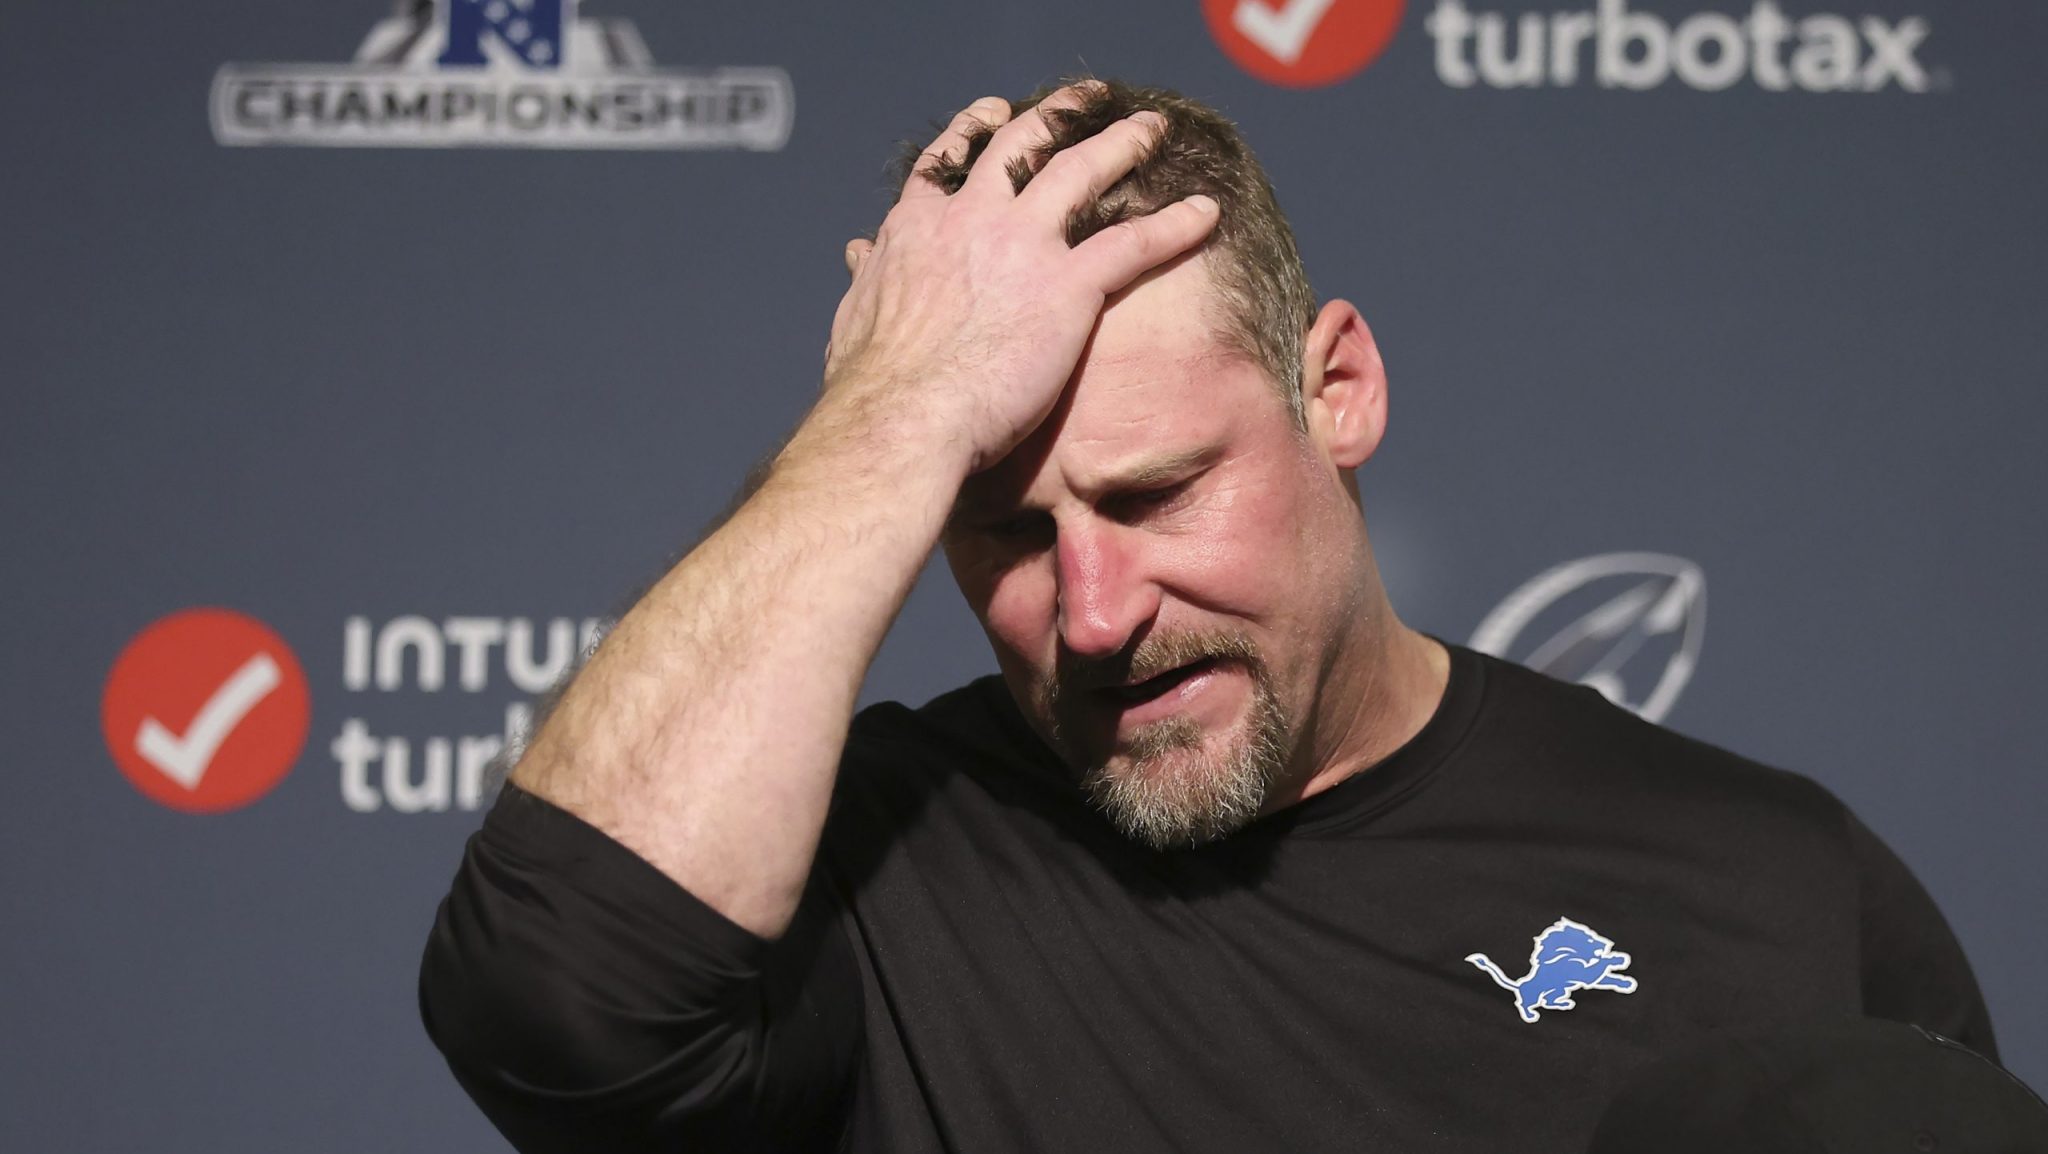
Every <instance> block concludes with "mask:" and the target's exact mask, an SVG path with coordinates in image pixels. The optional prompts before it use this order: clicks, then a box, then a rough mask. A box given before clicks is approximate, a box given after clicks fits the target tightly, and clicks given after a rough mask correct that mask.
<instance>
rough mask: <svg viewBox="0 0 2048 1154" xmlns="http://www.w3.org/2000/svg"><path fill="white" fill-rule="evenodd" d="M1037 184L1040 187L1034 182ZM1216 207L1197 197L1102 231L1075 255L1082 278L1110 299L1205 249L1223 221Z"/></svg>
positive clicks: (1213, 202) (1075, 251) (1088, 240)
mask: <svg viewBox="0 0 2048 1154" xmlns="http://www.w3.org/2000/svg"><path fill="white" fill-rule="evenodd" d="M1034 183H1036V182H1034ZM1220 215H1221V214H1220V212H1219V210H1218V208H1217V206H1216V202H1215V201H1214V200H1213V199H1211V198H1209V197H1206V196H1201V195H1196V196H1191V197H1188V198H1187V199H1186V200H1183V201H1178V202H1176V203H1174V204H1170V205H1167V206H1166V207H1165V208H1162V209H1160V210H1159V211H1158V212H1155V213H1152V214H1151V215H1149V216H1140V217H1134V218H1133V219H1131V220H1127V221H1124V222H1123V223H1122V224H1119V225H1116V226H1115V227H1113V228H1106V229H1103V230H1102V231H1101V232H1098V233H1096V234H1095V235H1094V236H1091V237H1089V238H1088V239H1087V240H1085V241H1082V242H1081V243H1080V244H1079V245H1078V246H1076V247H1075V249H1074V259H1075V260H1076V262H1077V263H1079V264H1080V265H1081V267H1082V270H1083V272H1082V275H1083V276H1085V277H1086V278H1087V279H1088V280H1089V282H1090V283H1092V284H1094V285H1095V287H1096V288H1097V289H1099V290H1101V292H1102V295H1104V296H1108V295H1109V294H1111V293H1113V292H1116V291H1117V290H1118V289H1121V288H1123V287H1124V286H1125V285H1127V284H1130V283H1131V282H1132V281H1134V280H1136V279H1138V276H1139V274H1141V273H1143V272H1144V271H1145V270H1147V269H1151V268H1156V267H1158V266H1159V265H1162V264H1165V263H1166V262H1167V261H1170V260H1172V259H1173V258H1174V257H1177V256H1179V255H1180V254H1182V253H1184V252H1186V251H1188V250H1189V249H1191V248H1194V247H1195V246H1196V245H1198V244H1200V243H1202V241H1203V239H1204V238H1206V237H1207V236H1208V235H1209V233H1210V231H1211V230H1213V229H1214V228H1215V227H1216V221H1217V219H1218V217H1219V216H1220Z"/></svg>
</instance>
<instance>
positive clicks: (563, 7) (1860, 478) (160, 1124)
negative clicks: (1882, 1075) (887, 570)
mask: <svg viewBox="0 0 2048 1154" xmlns="http://www.w3.org/2000/svg"><path fill="white" fill-rule="evenodd" d="M2044 52H2048V9H2044V7H2043V6H2041V5H2039V4H2037V3H2033V2H2032V0H1970V2H1968V3H1961V2H1955V0H1753V2H1752V0H1544V2H1543V3H1540V4H1539V3H1535V2H1533V0H1405V2H1404V0H1200V2H1196V0H1125V2H1115V0H1112V2H1107V3H1105V2H1102V0H1039V2H1037V3H1024V4H1010V5H993V6H980V5H968V6H961V5H957V4H949V3H941V2H939V0H899V2H894V3H887V4H870V5H847V4H826V3H810V4H799V3H779V2H774V0H764V2H759V3H751V4H708V3H697V2H694V0H691V2H683V3H677V2H669V3H654V2H653V0H604V2H602V3H600V2H599V0H585V2H583V3H580V4H579V3H576V2H574V0H431V2H429V0H421V2H418V3H400V4H399V5H397V7H396V8H393V7H392V6H391V5H390V4H389V3H388V0H323V2H321V3H317V4H315V3H295V4H293V3H287V4H278V3H264V4H258V3H248V2H234V0H192V2H190V3H185V4H177V5H164V4H140V3H132V2H116V3H105V4H89V5H85V4H73V5H42V6H33V7H31V6H23V7H21V8H20V9H19V10H17V11H11V12H9V14H8V16H7V19H6V23H5V35H4V37H0V59H4V62H5V66H4V69H0V84H4V86H5V88H6V92H7V100H6V107H7V108H8V110H9V115H8V116H7V117H5V118H0V143H4V150H0V156H4V158H5V159H4V160H0V196H4V198H5V201H4V204H5V212H4V214H0V232H4V237H5V241H4V244H0V254H4V255H0V291H4V294H5V295H4V298H0V305H4V307H0V348H4V360H0V363H4V365H5V369H4V375H5V380H6V387H5V390H4V397H5V410H4V411H5V420H4V422H0V446H4V451H0V574H4V578H5V583H4V589H5V592H6V601H7V616H8V622H9V623H8V627H7V629H6V638H7V642H6V644H5V645H4V646H0V718H4V728H0V732H4V733H5V734H6V736H7V738H8V740H9V742H10V743H11V744H12V747H13V748H14V750H15V754H14V761H13V767H12V771H11V773H10V774H9V776H8V786H7V789H6V791H5V797H4V804H0V862H4V865H5V874H6V881H7V884H6V885H5V886H4V888H0V909H4V915H5V916H4V925H5V926H6V931H5V935H4V943H5V944H4V946H0V1000H4V1003H5V1006H6V1012H5V1014H4V1016H0V1022H4V1034H5V1037H6V1044H5V1045H4V1046H0V1147H4V1148H5V1149H8V1150H19V1151H33V1152H37V1154H42V1152H69V1151H80V1152H95V1154H97V1152H103V1151H142V1150H147V1151H151V1152H152V1154H171V1152H179V1151H189V1152H194V1154H201V1152H203V1154H220V1152H223V1151H250V1152H255V1151H263V1152H278V1151H289V1152H291V1154H319V1152H328V1151H333V1152H349V1154H357V1152H361V1151H394V1152H395V1151H415V1150H417V1151H434V1152H437V1154H447V1152H461V1151H474V1152H477V1154H487V1152H494V1151H502V1150H504V1149H505V1147H504V1144H503V1143H502V1141H501V1140H500V1139H499V1138H498V1137H497V1136H496V1134H495V1133H494V1132H493V1131H492V1130H491V1129H490V1128H489V1126H488V1125H487V1124H486V1123H485V1122H484V1120H483V1119H482V1117H481V1116H480V1115H479V1114H477V1113H476V1112H475V1110H474V1109H473V1108H472V1107H471V1106H470V1105H469V1103H468V1101H467V1100H466V1099H465V1098H463V1097H462V1095H461V1093H460V1091H459V1090H458V1089H457V1087H456V1085H455V1083H454V1081H453V1080H452V1079H451V1077H450V1076H449V1074H448V1073H447V1070H446V1068H445V1067H444V1066H443V1064H442V1063H441V1060H440V1058H439V1056H438V1055H437V1054H436V1053H435V1052H434V1050H433V1049H432V1047H431V1046H430V1045H429V1044H428V1042H427V1040H426V1038H425V1036H424V1034H423V1033H422V1031H421V1029H420V1027H419V1024H418V1019H417V1013H416V1009H415V1002H414V992H413V991H414V977H415V972H416V965H417V959H418V956H419V950H420V946H421V944H422V941H423V936H424V934H425V933H426V930H427V927H428V925H429V922H430V920H431V917H432V914H433V910H434V906H435V904H436V902H437V901H438V900H439V898H440V896H441V894H442V893H443V891H444V889H445V886H446V884H447V881H448V878H449V876H450V874H451V871H452V869H453V867H454V864H455V861H456V858H457V855H458V853H459V852H460V847H461V844H462V841H463V839H464V838H465V837H466V836H467V835H468V834H469V832H470V831H471V830H473V829H474V828H475V826H476V825H477V823H478V821H479V820H480V810H481V808H482V807H484V806H487V805H488V804H489V802H490V799H491V796H492V789H493V779H492V775H491V773H490V772H489V769H488V767H489V766H490V765H491V763H492V762H493V759H495V758H498V757H500V756H502V755H503V754H504V752H505V751H506V750H507V748H508V746H516V744H517V743H518V742H519V741H520V740H521V737H522V735H523V734H524V732H525V729H526V726H527V724H528V719H529V710H530V701H531V698H532V697H533V695H535V694H536V693H538V692H541V691H543V690H544V689H546V688H547V687H548V686H549V685H550V684H551V683H552V682H553V681H554V680H555V679H556V678H557V677H558V676H559V675H560V674H561V673H562V672H563V670H564V669H565V668H567V667H568V665H569V663H570V662H571V661H572V660H573V658H574V655H575V654H576V653H577V651H578V650H579V649H580V648H582V647H583V646H585V645H587V644H589V643H590V641H591V640H592V639H593V638H594V637H596V636H598V635H599V634H600V633H601V631H602V630H603V628H604V627H605V623H606V621H607V619H608V618H609V617H611V616H613V615H615V614H617V613H618V612H620V610H621V607H622V605H624V604H627V603H629V602H630V598H631V596H632V595H633V592H634V590H635V589H637V588H639V587H641V586H643V585H644V584H645V583H646V582H648V581H649V580H651V579H652V578H653V577H654V576H656V575H657V574H659V573H660V572H661V570H662V569H663V568H664V567H665V566H666V565H667V564H668V563H669V562H670V561H671V560H672V559H673V558H674V557H675V556H677V555H678V554H679V553H680V551H682V550H683V549H685V548H687V547H688V545H689V544H690V542H691V541H692V540H693V539H694V538H695V537H696V536H697V535H698V534H699V533H700V532H701V531H702V530H703V528H704V527H705V525H706V523H707V522H709V521H711V520H712V519H713V518H714V517H715V516H716V515H717V514H718V512H719V511H720V510H721V508H722V507H723V506H724V505H725V503H726V502H727V501H728V499H729V498H730V496H731V494H732V492H733V490H734V488H735V487H736V485H737V484H738V482H739V480H740V478H741V477H742V475H743V474H744V473H745V471H746V470H747V468H748V467H749V466H750V464H752V463H753V462H754V461H755V460H756V459H757V458H758V457H760V456H761V455H762V454H764V453H767V452H769V451H771V450H772V449H773V448H774V447H775V446H776V444H777V443H778V441H779V438H780V437H781V436H782V435H783V434H784V433H785V432H786V431H787V430H788V429H789V428H790V427H791V426H792V425H793V423H794V422H795V421H796V420H797V419H798V418H799V417H800V416H801V414H802V412H803V411H804V409H805V408H806V406H807V405H808V403H809V400H810V398H811V397H812V396H813V395H814V394H815V391H816V388H817V383H818V375H819V366H820V361H821V353H822V349H823V346H824V340H825V333H826V328H827V325H828V323H829V320H830V318H831V315H832V311H833V308H834V306H835V304H836V302H837V300H838V297H839V294H840V292H841V291H842V288H843V285H844V278H845V274H844V272H843V270H842V268H841V265H840V251H841V247H842V245H843V243H844V242H845V240H846V239H847V238H849V237H851V236H854V235H856V234H859V233H862V232H863V231H865V230H868V229H870V228H872V227H873V225H874V224H875V223H876V222H877V221H878V220H879V219H880V217H881V215H882V213H883V212H884V210H885V209H886V207H887V204H888V198H887V195H886V193H885V183H886V178H885V175H884V170H885V165H886V162H887V160H888V159H889V157H890V156H891V155H892V153H893V151H894V149H895V147H896V145H897V143H898V142H899V141H902V140H905V139H917V140H923V139H925V138H927V137H928V135H929V133H930V131H931V125H932V124H933V122H934V121H936V120H939V119H943V118H944V117H946V116H947V115H949V114H950V113H951V112H952V111H954V110H955V109H957V108H959V107H961V106H962V105H964V104H966V103H967V102H968V101H970V100H971V99H973V98H974V97H977V96H981V95H984V94H989V93H1001V94H1021V93H1023V92H1025V91H1027V90H1029V89H1031V88H1033V87H1034V86H1036V85H1037V84H1039V83H1041V82H1043V81H1046V80H1049V79H1053V78H1056V77H1059V76H1062V75H1070V74H1075V73H1079V72H1082V71H1084V70H1087V71H1092V72H1094V73H1097V74H1100V75H1110V76H1118V77H1123V78H1127V79H1131V80H1135V81H1141V82H1145V83H1153V84H1162V85H1167V86H1170V87H1175V88H1178V89H1181V90H1183V91H1185V92H1187V93H1189V94H1191V95H1194V96H1198V97H1200V98H1203V99H1205V100H1208V101H1210V102H1212V103H1214V104H1216V105H1217V106H1219V107H1221V108H1222V109H1224V110H1225V111H1226V112H1227V113H1229V114H1230V115H1231V116H1233V117H1234V118H1236V119H1237V120H1238V121H1239V122H1240V123H1241V124H1242V125H1243V126H1244V128H1245V131H1246V133H1247V134H1248V136H1249V137H1250V139H1251V141H1252V142H1253V144H1254V145H1255V147H1256V148H1257V149H1258V151H1259V153H1260V155H1261V157H1262V158H1263V159H1264V161H1265V163H1266V165H1267V166H1268V167H1269V169H1270V171H1271V173H1272V176H1273V179H1274V182H1275V184H1276V185H1277V187H1278V189H1279V193H1280V199H1281V202H1282V205H1283V207H1285V208H1286V209H1287V210H1288V212H1289V213H1290V214H1291V216H1292V218H1293V220H1294V224H1295V227H1296V230H1297V233H1298V235H1299V238H1300V242H1301V248H1302V251H1303V253H1304V254H1305V256H1306V259H1307V262H1308V266H1309V271H1310V273H1311V275H1312V276H1313V278H1314V280H1315V282H1316V284H1317V288H1318V291H1319V292H1321V293H1322V294H1324V295H1325V296H1340V295H1341V296H1344V297H1347V298H1349V299H1351V300H1354V301H1356V302H1357V303H1358V304H1359V305H1360V307H1361V308H1362V310H1363V311H1364V313H1365V315H1366V317H1367V318H1368V319H1369V320H1370V322H1371V323H1372V325H1373V326H1374V329H1375V331H1376V333H1377V335H1378V338H1379V341H1380V344H1381V347H1382V349H1383V350H1384V352H1385V354H1386V356H1387V359H1388V363H1389V366H1390V374H1391V382H1392V397H1393V424H1392V429H1391V432H1390V434H1389V438H1388V441H1387V443H1386V446H1385V448H1384V449H1383V450H1382V452H1381V453H1380V455H1379V456H1378V457H1377V458H1376V459H1375V460H1374V461H1373V462H1371V463H1370V464H1369V465H1368V466H1367V468H1366V469H1365V470H1364V472H1363V475H1362V487H1363V493H1364V499H1365V505H1366V509H1367V514H1368V520H1369V522H1370V524H1371V526H1372V529H1373V536H1374V540H1375V542H1376V545H1377V548H1378V550H1379V552H1380V555H1381V558H1382V563H1383V565H1384V568H1385V570H1386V573H1387V576H1388V580H1389V583H1390V585H1391V588H1392V592H1393V595H1394V598H1395V602H1396V604H1397V606H1398V607H1400V609H1401V611H1402V612H1403V614H1404V615H1405V616H1406V617H1407V618H1408V619H1409V620H1410V621H1411V622H1413V623H1414V624H1416V625H1418V626H1419V627H1422V628H1424V629H1427V630H1429V631H1430V632H1432V633H1434V634H1436V635H1438V636H1440V637H1443V638H1446V639H1449V640H1455V641H1460V642H1466V643H1470V644H1473V645H1476V646H1478V647H1480V648H1483V649H1486V650H1488V651H1491V652H1495V653H1499V654H1503V655H1505V656H1508V657H1510V658H1512V659H1515V660H1520V661H1524V662H1526V663H1529V664H1532V665H1535V666H1537V667H1540V668H1544V669H1546V670H1549V671H1551V672H1553V673H1555V674H1557V675H1558V676H1561V677H1565V678H1568V679H1574V680H1579V681H1584V682H1587V683H1589V684H1593V685H1596V686H1598V687H1599V688H1600V689H1601V690H1602V691H1603V692H1605V693H1607V694H1608V695H1609V696H1610V697H1612V698H1614V699H1615V700H1617V701H1620V702H1623V703H1625V704H1627V705H1628V706H1630V707H1631V708H1634V709H1636V710H1638V711H1639V712H1641V713H1643V714H1645V715H1647V716H1649V717H1652V718H1655V719H1659V720H1661V721H1663V722H1664V723H1665V724H1668V725H1671V726H1673V727H1676V728H1677V729H1679V730H1682V731H1684V732H1686V733H1689V734H1692V735H1695V736H1698V737H1701V738H1704V739H1706V740H1709V741H1712V742H1715V743H1717V744H1720V745H1724V746H1728V747H1731V748H1733V749H1735V750H1737V751H1740V752H1742V753H1745V754H1748V755H1750V756H1753V757H1756V758H1759V759H1761V760H1764V761H1768V762H1771V763H1773V764H1777V765H1781V766H1784V767H1786V768H1791V769H1796V770H1799V771H1801V772H1804V773H1806V774H1809V775H1811V776H1813V777H1815V778H1817V779H1818V780H1820V781H1821V782H1823V783H1824V784H1826V785H1827V786H1828V787H1829V788H1831V789H1833V790H1834V791H1835V792H1837V793H1838V794H1840V795H1841V796H1842V797H1843V798H1845V799H1846V800H1847V801H1848V802H1849V803H1850V804H1851V805H1852V806H1853V807H1855V808H1856V809H1857V811H1858V812H1859V813H1860V814H1862V816H1863V817H1864V818H1865V820H1866V821H1867V822H1868V823H1869V824H1870V825H1871V826H1872V827H1873V828H1875V829H1876V830H1877V831H1878V832H1879V833H1880V834H1881V835H1883V836H1884V837H1885V838H1886V839H1887V840H1888V841H1889V842H1890V843H1891V844H1892V845H1893V846H1894V847H1896V849H1897V850H1898V852H1899V853H1900V855H1901V856H1902V857H1903V858H1904V859H1905V860H1906V861H1907V862H1908V863H1909V864H1910V865H1911V866H1912V867H1913V868H1914V869H1915V870H1916V871H1917V872H1918V873H1919V875H1920V877H1921V878H1922V879H1923V880H1924V881H1925V883H1926V885H1927V887H1928V888H1929V889H1930V890H1931V891H1932V892H1933V893H1934V895H1935V897H1936V898H1937V899H1938V900H1939V901H1940V903H1941V905H1942V906H1943V908H1944V909H1945V910H1946V911H1947V913H1948V915H1949V917H1950V919H1951V921H1952V922H1953V923H1954V926H1955V928H1956V931H1957V934H1958V936H1959V937H1960V938H1961V939H1962V942H1963V944H1964V945H1965V947H1966V948H1967V949H1968V951H1969V953H1970V956H1971V958H1972V959H1973V961H1974V963H1975V965H1976V968H1977V972H1978V975H1979V977H1980V979H1981V981H1982V984H1983V986H1984V989H1985V993H1986V996H1987V998H1988V999H1989V1001H1990V1005H1991V1009H1992V1012H1993V1016H1994V1018H1995V1020H1996V1022H1997V1024H1998V1027H1999V1030H2000V1033H2001V1037H2002V1041H2003V1045H2004V1048H2005V1051H2006V1058H2007V1061H2008V1063H2009V1064H2010V1065H2011V1066H2012V1068H2013V1069H2014V1070H2015V1071H2017V1072H2018V1073H2019V1074H2020V1075H2021V1076H2022V1077H2024V1078H2026V1079H2027V1080H2029V1081H2031V1082H2032V1083H2034V1084H2035V1085H2037V1086H2040V1085H2043V1084H2048V985H2044V984H2043V983H2042V982H2041V980H2040V977H2039V974H2040V968H2041V965H2042V963H2043V959H2048V917H2044V916H2043V911H2044V910H2048V848H2044V838H2043V830H2042V827H2043V820H2044V818H2048V774H2044V769H2048V765H2044V748H2048V742H2044V738H2043V736H2042V725H2041V715H2042V710H2043V702H2044V700H2048V664H2044V661H2043V657H2042V648H2043V642H2044V640H2048V608H2044V605H2043V601H2042V597H2041V592H2040V586H2041V583H2042V579H2043V577H2044V572H2048V565H2044V562H2048V548H2044V546H2043V544H2042V532H2043V529H2044V528H2048V525H2044V518H2043V516H2042V513H2041V506H2042V502H2043V496H2044V493H2048V454H2044V453H2043V452H2042V450H2041V448H2040V440H2041V437H2042V432H2043V429H2044V428H2048V399H2044V380H2043V369H2042V366H2043V365H2048V273H2044V265H2043V261H2044V252H2048V246H2044V243H2043V242H2044V239H2048V236H2044V233H2048V229H2044V225H2043V218H2042V206H2043V205H2044V204H2048V149H2044V147H2043V140H2044V137H2043V133H2042V130H2041V125H2042V123H2043V122H2044V116H2048V82H2044V81H2043V79H2042V76H2043V73H2042V70H2041V59H2042V56H2043V53H2044ZM992 668H993V663H992V659H991V658H990V656H989V655H988V653H987V649H986V645H985V643H984V641H983V640H982V638H981V636H980V634H979V631H978V630H977V629H976V627H975V625H974V623H973V621H972V619H971V618H970V617H969V615H968V614H967V612H966V610H965V608H964V607H963V606H962V605H961V603H960V602H959V599H958V597H957V594H956V593H955V592H954V590H953V589H952V587H951V585H950V583H949V582H948V581H947V579H946V578H945V576H944V574H943V571H940V570H935V571H934V572H932V573H931V574H929V575H928V579H927V580H926V581H925V582H924V583H923V584H922V585H921V586H920V587H919V589H918V591H917V593H916V594H915V595H914V597H913V599H912V601H911V603H910V605H909V607H908V608H907V610H906V611H905V612H904V614H903V616H902V619H901V621H900V623H899V624H898V626H897V628H896V630H895V632H894V634H893V635H892V637H891V638H890V641H889V643H888V646H887V648H886V649H885V650H884V652H883V653H882V655H881V658H880V660H879V661H878V663H877V665H876V667H875V669H874V672H873V675H872V677H871V679H870V683H869V687H868V691H867V696H868V698H869V699H871V700H875V699H883V698H898V699H904V700H910V701H922V700H924V699H925V698H926V697H928V696H930V695H932V694H935V693H937V692H939V691H941V690H943V689H946V688H948V687H950V686H952V685H955V684H957V683H959V682H961V681H963V680H965V679H967V678H969V677H972V676H975V675H978V674H980V673H982V672H986V671H988V670H990V669H992Z"/></svg>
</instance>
